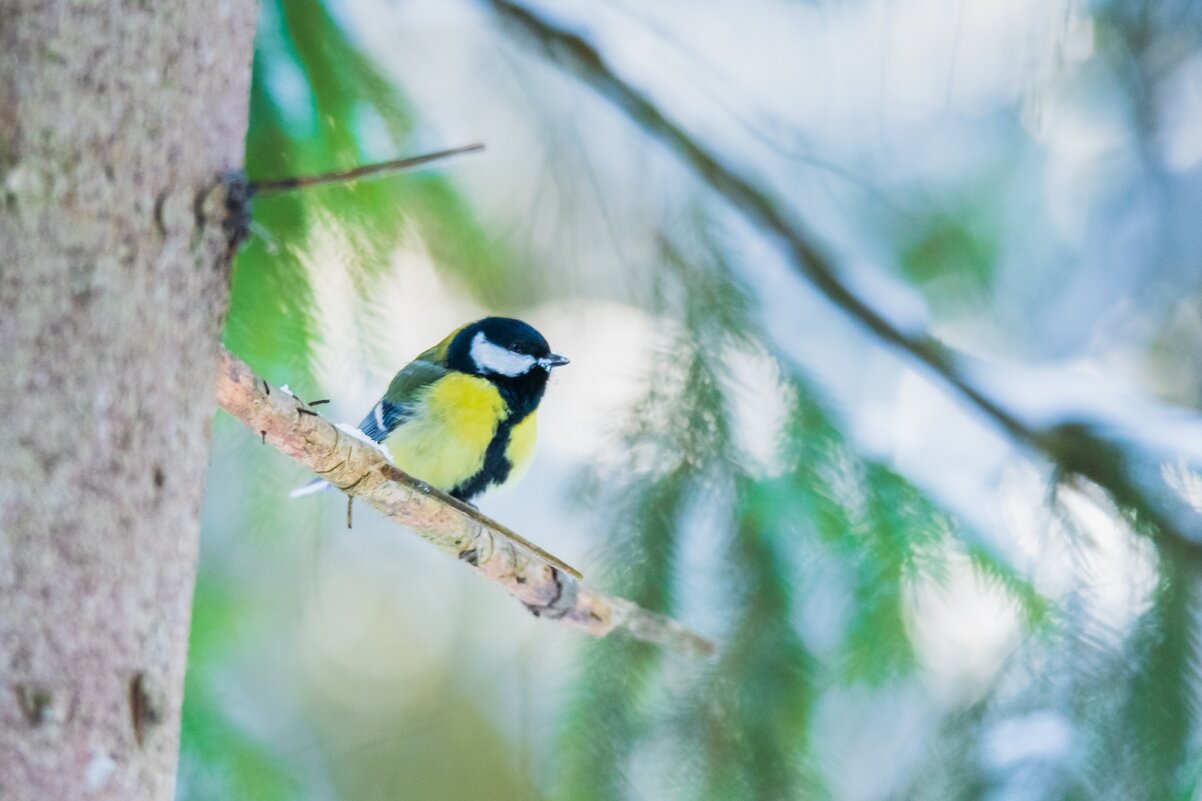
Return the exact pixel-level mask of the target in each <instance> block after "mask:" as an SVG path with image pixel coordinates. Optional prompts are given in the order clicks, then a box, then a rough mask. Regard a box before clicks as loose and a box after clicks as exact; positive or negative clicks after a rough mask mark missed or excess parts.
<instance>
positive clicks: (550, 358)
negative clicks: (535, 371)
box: [538, 353, 568, 370]
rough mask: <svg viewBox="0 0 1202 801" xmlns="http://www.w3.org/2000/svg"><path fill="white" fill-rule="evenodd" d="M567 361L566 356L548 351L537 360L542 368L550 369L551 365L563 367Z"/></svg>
mask: <svg viewBox="0 0 1202 801" xmlns="http://www.w3.org/2000/svg"><path fill="white" fill-rule="evenodd" d="M567 363H568V357H567V356H560V355H559V354H558V353H548V354H547V355H546V356H544V357H542V358H541V359H539V360H538V364H539V366H540V367H542V368H543V369H544V370H550V369H551V368H553V367H563V366H564V365H565V364H567Z"/></svg>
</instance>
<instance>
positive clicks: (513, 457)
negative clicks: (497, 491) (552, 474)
mask: <svg viewBox="0 0 1202 801" xmlns="http://www.w3.org/2000/svg"><path fill="white" fill-rule="evenodd" d="M537 435H538V420H537V419H536V418H535V416H534V412H531V413H530V414H528V415H527V416H526V419H525V420H523V421H522V422H520V423H518V424H517V425H516V426H514V427H513V431H512V432H510V434H509V447H508V448H507V449H506V450H505V456H506V458H508V459H509V463H510V464H512V465H513V469H512V470H511V471H510V473H509V477H508V479H507V480H506V483H508V482H509V481H516V480H517V479H519V478H521V477H522V476H523V475H524V474H525V473H526V470H528V469H529V467H530V459H531V457H533V456H534V440H535V438H536V437H537Z"/></svg>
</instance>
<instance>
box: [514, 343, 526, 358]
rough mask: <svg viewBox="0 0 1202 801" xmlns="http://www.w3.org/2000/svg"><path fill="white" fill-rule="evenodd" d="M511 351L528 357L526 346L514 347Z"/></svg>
mask: <svg viewBox="0 0 1202 801" xmlns="http://www.w3.org/2000/svg"><path fill="white" fill-rule="evenodd" d="M510 350H512V351H513V352H514V353H520V354H522V355H523V356H524V355H526V346H525V345H514V346H513V347H512V348H510Z"/></svg>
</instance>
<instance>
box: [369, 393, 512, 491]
mask: <svg viewBox="0 0 1202 801" xmlns="http://www.w3.org/2000/svg"><path fill="white" fill-rule="evenodd" d="M414 408H415V409H416V413H415V415H414V417H413V418H412V419H410V420H406V421H405V422H404V423H403V424H402V425H400V426H399V427H398V428H397V429H396V430H395V431H394V432H393V433H392V434H391V435H390V436H388V437H387V438H386V439H385V440H384V445H385V446H386V447H387V448H388V451H389V453H391V454H392V460H393V461H394V462H395V463H396V466H397V467H399V468H401V469H402V470H404V471H405V472H406V473H409V474H410V475H412V476H416V477H417V478H420V479H422V480H423V481H425V482H427V483H429V484H431V485H432V486H435V487H437V488H439V489H441V490H446V491H450V490H451V489H452V488H454V487H455V486H457V485H458V484H460V483H461V482H463V481H466V480H467V479H469V478H471V477H472V476H474V475H475V474H476V473H478V472H479V471H480V469H481V467H483V465H484V454H485V452H486V451H487V449H488V444H489V442H491V441H492V438H493V434H495V433H496V430H497V424H498V422H499V421H500V420H501V419H503V418H504V417H505V415H506V407H505V401H504V399H502V397H501V393H500V392H498V391H497V388H496V387H495V386H493V385H492V383H491V382H489V381H488V380H486V379H483V378H479V377H476V376H471V375H467V374H461V373H452V374H450V375H447V376H445V377H444V378H441V379H439V380H438V381H435V382H434V383H432V384H431V385H430V386H429V387H428V388H427V389H426V390H424V392H423V393H422V397H421V398H420V399H419V400H418V402H417V403H415V404H414ZM523 424H524V423H523ZM518 428H521V425H518V426H515V427H514V430H515V432H516V430H517V429H518ZM531 444H533V443H531Z"/></svg>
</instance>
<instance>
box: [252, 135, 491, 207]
mask: <svg viewBox="0 0 1202 801" xmlns="http://www.w3.org/2000/svg"><path fill="white" fill-rule="evenodd" d="M483 149H484V145H482V144H479V143H477V144H474V145H464V146H463V147H452V148H449V149H447V150H437V151H435V152H433V153H423V154H422V155H420V156H409V157H408V158H403V159H393V160H392V161H381V162H378V163H376V164H365V165H363V166H362V167H355V168H354V169H350V170H338V171H336V172H325V173H321V174H320V175H304V176H300V177H296V178H279V179H276V180H269V181H255V182H253V183H251V184H249V186H248V189H249V191H250V194H251V195H256V196H261V195H271V194H275V193H278V192H287V191H289V190H292V189H300V188H301V187H307V186H321V185H323V184H342V183H346V182H348V181H354V180H356V179H358V178H368V177H371V176H375V175H381V174H384V173H392V172H402V171H404V170H411V169H413V168H414V167H421V166H423V165H425V164H429V163H430V162H433V161H439V160H441V159H445V158H449V157H451V156H458V155H460V154H461V153H475V152H476V151H478V150H483Z"/></svg>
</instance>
